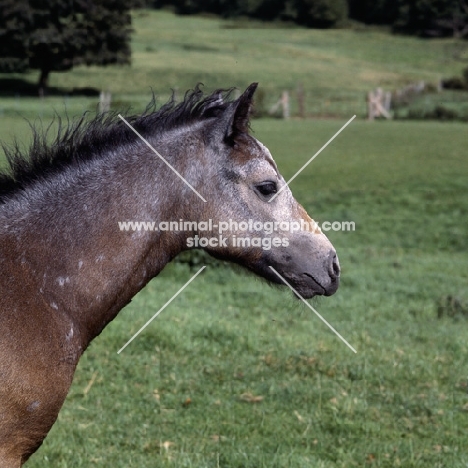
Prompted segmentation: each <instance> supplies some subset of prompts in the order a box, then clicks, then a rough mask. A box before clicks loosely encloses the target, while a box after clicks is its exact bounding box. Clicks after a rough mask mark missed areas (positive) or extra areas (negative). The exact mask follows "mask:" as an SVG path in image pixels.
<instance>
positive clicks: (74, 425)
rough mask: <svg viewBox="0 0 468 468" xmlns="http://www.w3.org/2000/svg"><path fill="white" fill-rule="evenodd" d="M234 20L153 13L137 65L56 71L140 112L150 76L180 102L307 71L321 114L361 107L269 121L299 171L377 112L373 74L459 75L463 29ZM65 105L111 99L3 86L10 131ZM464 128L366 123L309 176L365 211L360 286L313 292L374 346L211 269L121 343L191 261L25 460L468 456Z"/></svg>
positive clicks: (185, 463) (87, 360)
mask: <svg viewBox="0 0 468 468" xmlns="http://www.w3.org/2000/svg"><path fill="white" fill-rule="evenodd" d="M226 25H228V26H229V25H231V24H230V23H225V22H221V21H220V20H216V19H207V18H187V17H181V18H176V17H174V16H173V15H171V14H169V13H167V12H138V13H136V15H135V28H136V35H135V37H134V43H133V48H134V51H135V54H134V62H133V66H132V67H131V68H130V67H124V68H112V67H109V68H105V69H98V68H90V69H87V68H77V69H75V70H73V71H72V72H71V73H67V74H53V75H52V81H51V85H52V86H55V87H61V88H63V89H72V88H73V87H87V86H92V87H96V88H98V89H100V88H101V87H106V88H109V89H110V90H111V91H112V92H113V95H114V99H115V100H116V101H118V102H119V103H120V104H122V105H128V104H131V105H134V106H136V107H137V108H138V109H141V108H142V107H143V105H144V103H145V102H146V101H147V100H148V94H149V93H148V89H149V87H150V86H152V87H153V88H154V89H155V91H157V92H159V93H161V94H162V97H161V100H163V101H164V100H165V98H166V97H167V96H168V88H169V87H171V86H172V87H177V88H178V89H179V92H182V91H183V90H185V89H187V88H189V87H191V86H193V84H194V83H195V82H197V81H204V82H205V83H206V85H207V87H208V88H209V89H213V88H215V87H218V86H222V87H226V86H231V85H237V86H240V87H243V86H245V85H246V84H248V83H249V82H251V81H260V82H261V85H262V87H263V89H265V90H266V95H265V97H266V99H267V100H273V101H274V100H275V99H276V96H277V95H278V94H279V93H280V92H281V90H282V89H283V88H284V87H290V88H291V89H294V88H295V86H296V84H297V82H298V81H301V82H302V83H303V84H304V87H305V88H306V91H307V96H308V99H309V102H308V108H309V112H310V113H322V114H323V113H327V112H328V111H327V112H325V111H326V109H330V114H334V115H343V118H342V119H341V120H305V121H297V120H292V121H288V122H284V121H279V120H268V119H265V120H256V121H254V122H253V130H254V132H255V135H256V137H257V138H259V139H260V140H261V141H263V142H264V143H265V144H266V145H267V146H268V147H269V148H270V150H271V152H272V154H273V155H274V157H275V159H276V161H277V163H278V166H279V168H280V170H281V172H282V174H283V175H284V176H285V177H286V178H289V177H290V176H292V175H293V174H294V173H295V172H296V170H297V169H298V168H299V167H300V166H301V165H302V164H303V163H304V162H305V161H307V160H308V159H309V158H310V157H311V156H312V155H313V154H314V153H315V151H316V150H317V149H319V148H320V147H321V146H322V145H323V144H324V143H325V142H326V141H327V140H328V139H329V138H330V137H331V136H332V135H333V134H334V133H335V132H336V131H337V130H338V129H339V128H340V126H341V125H342V124H343V123H344V122H345V121H346V120H347V119H348V118H349V117H350V116H351V115H352V114H353V113H357V114H358V115H363V112H364V110H363V109H364V108H363V106H364V100H363V95H364V92H365V91H367V90H368V89H369V88H372V87H375V86H377V85H383V86H395V87H396V86H400V85H402V84H405V83H407V82H409V81H415V80H419V79H426V80H434V81H435V80H437V79H438V78H439V77H440V76H441V75H443V76H447V75H448V76H451V75H457V74H459V72H460V64H461V62H459V61H457V60H456V59H455V58H454V57H453V54H454V53H455V52H454V51H455V50H456V49H457V50H458V48H460V44H459V43H456V42H454V41H430V42H426V41H421V40H418V39H414V38H406V37H394V36H388V35H386V34H384V33H383V32H378V31H373V30H371V31H362V32H357V31H346V30H337V31H306V30H302V29H288V30H282V29H280V28H277V27H272V28H257V29H234V28H226V27H225V26H226ZM231 26H232V25H231ZM33 78H34V76H33V75H29V77H28V79H30V80H32V79H33ZM340 99H341V100H340ZM65 105H66V108H67V109H68V113H69V115H71V116H73V115H76V114H79V113H81V112H82V111H83V110H85V109H92V108H94V107H95V105H96V100H95V99H93V98H87V97H74V96H71V95H70V96H69V97H62V96H51V97H48V98H46V99H45V100H43V101H41V100H39V99H36V98H33V97H26V96H23V95H18V96H16V97H15V96H14V95H12V96H11V97H8V96H7V97H2V98H1V99H0V119H1V122H2V125H1V126H0V139H1V140H6V141H7V142H8V141H11V138H12V135H17V137H18V139H19V140H20V141H22V142H23V141H27V140H28V139H29V135H30V131H29V128H28V124H27V122H26V121H24V119H23V117H22V116H26V117H27V118H29V119H32V120H35V119H36V118H38V117H42V119H43V120H44V122H45V123H46V124H47V122H48V121H49V119H50V118H51V117H52V115H53V109H54V108H55V109H57V110H58V111H59V112H60V113H62V112H63V109H64V107H65ZM314 106H315V107H314ZM327 106H328V107H327ZM315 110H317V112H315ZM319 111H320V112H319ZM466 135H467V132H466V125H463V124H456V123H450V124H441V123H436V122H398V121H396V122H376V123H373V124H370V123H368V122H364V121H362V120H359V119H358V120H357V121H355V122H353V123H352V124H351V125H350V126H349V127H348V128H347V129H346V130H345V131H344V132H343V134H341V135H340V136H339V137H338V138H337V139H336V140H335V141H334V142H333V143H332V145H330V147H328V148H327V149H326V151H325V152H324V153H323V154H321V155H320V156H319V157H318V158H317V159H316V160H315V161H314V162H313V163H312V164H311V165H310V166H309V167H308V168H307V169H306V170H305V171H304V172H303V173H302V174H301V175H300V176H299V177H297V179H296V180H295V181H294V182H293V183H292V186H291V188H292V190H293V193H294V194H295V196H296V198H297V199H298V200H299V201H300V202H301V203H302V204H303V205H304V206H305V207H306V209H307V210H308V212H309V214H310V215H311V216H312V217H314V218H315V219H317V220H318V221H326V220H328V221H335V220H350V221H355V223H356V231H355V232H329V233H328V235H329V237H330V239H331V240H332V242H333V244H334V245H335V247H336V248H337V251H338V254H339V256H340V261H341V265H342V270H343V274H342V285H341V287H340V289H339V291H338V293H337V294H336V295H334V296H332V297H330V298H319V299H316V300H314V301H313V304H314V306H315V307H316V308H317V309H318V310H319V312H320V313H321V314H322V315H323V316H324V317H325V318H326V319H327V320H329V321H330V322H331V323H332V324H333V326H334V327H335V328H336V329H337V330H338V331H339V332H340V333H341V334H342V335H343V336H344V337H345V338H346V339H347V340H348V341H349V342H350V343H351V344H352V345H353V346H354V347H355V348H356V349H357V350H358V353H357V354H354V353H352V352H351V351H350V350H349V349H348V348H347V347H346V346H345V345H344V344H343V343H342V342H341V341H340V340H339V339H338V338H337V337H336V336H335V335H334V334H332V333H331V332H330V331H329V330H328V329H327V328H326V327H325V326H324V325H323V323H322V322H320V321H319V320H318V319H317V317H315V316H314V315H313V314H312V313H311V311H310V310H309V309H307V308H306V307H305V306H304V305H303V304H301V303H300V302H299V301H297V300H295V299H293V297H292V295H291V294H290V293H289V292H288V291H287V290H284V289H281V288H271V287H269V286H267V285H266V284H265V283H263V282H262V281H261V280H258V279H255V278H253V277H252V276H249V275H247V274H246V273H245V272H243V271H239V270H236V269H230V268H226V267H223V266H216V265H212V264H210V265H209V267H208V268H207V269H206V271H204V272H203V273H202V275H201V276H200V277H199V278H197V279H196V283H193V284H192V285H190V286H189V287H188V288H187V289H186V290H185V291H184V293H183V294H182V295H180V296H179V297H178V298H177V299H176V300H175V301H174V302H173V303H172V304H171V306H170V307H169V308H167V309H166V310H164V312H163V313H162V314H161V316H160V317H158V318H157V319H156V321H154V322H153V323H152V324H151V325H150V326H149V327H148V328H147V329H145V331H144V332H143V333H142V335H141V336H139V337H138V339H136V340H135V341H134V342H132V343H131V345H130V346H129V347H128V348H126V349H125V350H124V351H123V352H122V354H120V355H117V351H118V349H120V347H121V346H123V345H124V344H125V343H126V341H127V340H128V339H129V338H130V337H131V336H132V334H133V333H134V332H136V331H137V330H138V329H139V328H140V327H141V326H142V325H143V324H144V323H145V322H146V320H148V319H149V318H150V317H151V316H152V315H153V314H154V313H155V312H156V311H157V310H158V309H159V308H160V307H161V306H162V305H163V304H164V303H165V302H166V301H167V300H168V299H169V298H170V297H171V296H172V295H173V294H174V293H175V292H176V291H177V290H178V289H179V288H180V287H181V286H182V285H183V284H184V283H185V282H186V281H187V280H188V279H189V278H190V276H191V275H192V274H193V273H194V270H193V271H192V270H190V269H189V268H188V267H187V266H186V265H183V264H180V263H179V264H178V263H173V264H171V265H169V266H168V267H167V268H166V269H165V270H164V271H163V273H162V274H161V275H160V276H159V277H158V278H156V279H155V280H154V281H152V282H151V283H150V284H149V285H148V287H146V288H145V289H144V290H143V291H142V292H141V293H140V294H139V295H137V297H136V298H135V299H134V300H133V301H132V303H131V304H130V305H129V306H128V307H126V308H125V309H124V310H123V311H122V312H121V313H120V314H119V316H118V317H117V319H116V320H114V321H113V322H112V323H111V324H110V325H109V326H108V327H107V328H106V329H105V330H104V332H103V333H102V335H101V336H100V337H98V338H97V339H96V340H95V341H94V342H93V344H92V345H91V346H90V348H89V349H88V351H87V352H86V353H85V355H84V356H83V358H82V360H81V362H80V364H79V367H78V370H77V373H76V376H75V380H74V384H73V386H72V389H71V391H70V394H69V396H68V398H67V400H66V402H65V405H64V407H63V409H62V411H61V413H60V415H59V418H58V421H57V423H56V425H55V426H54V427H53V429H52V431H51V433H50V434H49V436H48V437H47V439H46V441H45V443H44V445H43V446H42V447H41V448H40V450H39V451H38V452H37V453H36V454H35V455H34V456H33V457H32V458H31V460H30V461H29V462H28V464H27V465H26V466H29V467H31V468H34V467H37V468H39V467H41V468H42V467H47V466H50V467H54V468H55V467H59V468H65V467H67V468H71V467H80V468H81V467H89V466H102V467H108V466H112V467H131V466H134V467H155V466H156V467H196V468H203V467H217V466H220V467H229V468H230V467H252V468H258V467H294V468H299V467H304V468H305V467H314V468H315V467H318V468H331V467H346V468H347V467H353V466H356V467H362V466H376V467H394V466H395V467H396V466H403V467H421V468H422V467H428V466H431V467H447V468H457V467H460V468H461V467H466V466H467V464H468V450H467V448H466V446H467V444H466V433H467V431H468V420H467V418H468V414H467V411H468V377H467V376H468V359H467V358H468V323H467V322H466V320H463V319H459V320H454V319H452V318H448V317H444V318H442V319H437V308H438V306H439V305H440V303H441V301H442V302H443V300H444V298H445V297H447V296H449V295H450V296H452V297H456V298H459V299H460V301H461V303H466V301H467V300H468V292H467V288H466V285H467V279H468V262H467V261H466V252H467V249H468V228H467V223H466V219H467V215H468V196H467V195H468V188H467V187H468V161H467V159H466V154H465V153H466V151H465V148H466ZM252 397H262V399H261V401H257V402H253V401H252ZM249 399H250V401H246V400H249Z"/></svg>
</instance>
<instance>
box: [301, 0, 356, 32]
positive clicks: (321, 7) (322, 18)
mask: <svg viewBox="0 0 468 468" xmlns="http://www.w3.org/2000/svg"><path fill="white" fill-rule="evenodd" d="M292 11H293V14H292V16H293V18H294V20H295V21H296V22H297V23H299V24H304V25H305V26H308V27H311V28H330V27H333V26H336V25H338V24H340V23H342V22H343V21H344V20H346V19H347V17H348V4H347V2H346V0H293V1H292Z"/></svg>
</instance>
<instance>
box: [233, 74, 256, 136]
mask: <svg viewBox="0 0 468 468" xmlns="http://www.w3.org/2000/svg"><path fill="white" fill-rule="evenodd" d="M257 86H258V83H252V84H251V85H250V86H249V87H248V88H247V89H246V90H245V91H244V92H243V93H242V95H241V96H240V97H239V99H237V100H236V101H234V102H233V103H232V104H233V106H234V107H233V109H234V110H233V111H231V112H233V113H232V117H231V119H230V121H229V125H228V128H227V131H226V140H227V141H229V142H233V141H234V140H235V139H236V137H237V136H239V135H242V134H244V133H247V132H248V131H249V120H250V114H251V112H252V107H253V95H254V93H255V90H256V89H257Z"/></svg>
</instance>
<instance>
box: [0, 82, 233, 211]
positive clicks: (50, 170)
mask: <svg viewBox="0 0 468 468" xmlns="http://www.w3.org/2000/svg"><path fill="white" fill-rule="evenodd" d="M232 91H233V88H231V89H225V90H223V89H220V90H217V91H215V92H213V93H212V94H210V95H207V96H206V95H204V93H203V91H202V90H201V86H200V84H198V85H197V86H196V87H195V88H194V89H193V90H190V91H187V92H186V94H185V96H184V100H183V101H182V102H180V103H178V104H177V103H176V101H175V97H174V93H173V94H172V97H171V98H170V100H169V101H168V102H167V103H166V104H164V105H163V106H162V107H161V108H160V109H158V110H156V99H155V96H154V94H153V97H152V99H151V101H150V102H149V104H148V105H147V106H146V109H145V111H144V112H143V114H140V115H130V116H125V120H126V121H127V122H129V123H130V124H131V125H132V127H133V128H134V129H135V130H137V131H138V133H140V135H142V136H143V137H148V136H151V135H154V134H157V133H160V132H164V131H169V130H172V129H175V128H180V127H183V126H185V125H189V124H192V123H196V122H201V121H204V120H206V119H209V118H211V117H215V116H217V115H219V114H220V113H221V112H222V111H224V110H225V109H226V108H227V106H229V102H226V101H225V100H226V99H227V98H228V97H229V96H230V94H231V92H232ZM54 122H56V123H57V124H58V131H57V136H56V137H55V139H54V140H53V142H52V143H50V138H48V135H49V133H50V131H51V128H52V126H53V124H54ZM30 127H31V130H32V133H33V139H32V143H31V144H30V146H29V149H28V150H27V151H24V149H22V148H21V147H20V144H19V143H18V141H17V140H15V141H14V142H13V144H12V145H11V146H7V145H6V144H2V145H1V146H2V148H3V151H4V152H5V155H6V158H7V163H8V165H7V168H6V169H4V170H2V171H0V204H2V203H5V202H6V200H7V199H9V198H10V197H11V195H13V194H15V193H17V192H18V191H21V190H24V189H26V188H27V187H28V186H30V185H32V184H33V183H34V182H35V181H37V180H40V179H44V178H46V177H48V176H49V175H50V174H54V173H57V172H60V171H61V170H63V169H64V168H65V167H70V166H79V165H80V164H81V163H83V162H86V161H89V160H91V159H94V158H99V157H105V155H110V154H111V152H112V151H113V150H115V149H117V148H118V147H120V146H122V145H127V144H131V143H133V142H135V141H137V140H138V139H139V137H138V136H137V135H136V134H135V133H134V132H133V131H132V130H131V129H130V128H128V126H127V125H126V124H125V123H124V122H123V121H122V120H121V119H120V118H119V116H118V113H117V112H107V113H104V114H97V115H96V116H95V117H94V118H92V119H88V112H85V113H84V114H83V115H82V116H81V117H80V118H78V119H75V120H73V121H70V120H69V119H68V118H67V119H66V121H65V122H64V121H63V119H62V118H61V117H60V116H58V115H57V116H56V118H55V119H54V121H53V122H52V123H51V124H50V125H49V126H48V127H47V128H46V129H44V128H42V127H41V128H38V127H37V126H36V125H33V124H31V123H30Z"/></svg>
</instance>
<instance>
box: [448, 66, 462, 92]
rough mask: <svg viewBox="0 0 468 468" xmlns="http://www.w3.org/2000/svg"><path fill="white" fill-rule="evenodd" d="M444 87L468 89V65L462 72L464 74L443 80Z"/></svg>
mask: <svg viewBox="0 0 468 468" xmlns="http://www.w3.org/2000/svg"><path fill="white" fill-rule="evenodd" d="M442 87H443V88H445V89H455V90H467V91H468V67H467V68H465V69H464V70H463V72H462V76H452V77H451V78H446V79H444V80H442Z"/></svg>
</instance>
